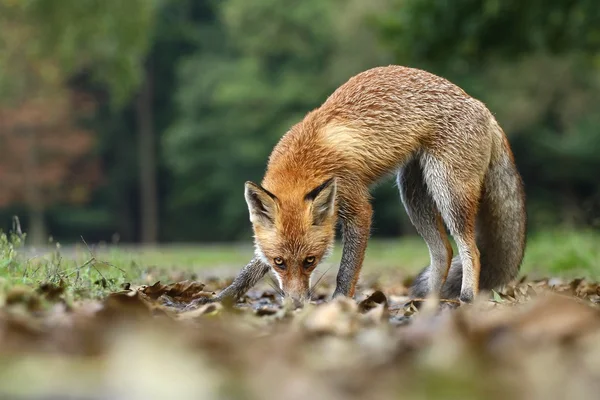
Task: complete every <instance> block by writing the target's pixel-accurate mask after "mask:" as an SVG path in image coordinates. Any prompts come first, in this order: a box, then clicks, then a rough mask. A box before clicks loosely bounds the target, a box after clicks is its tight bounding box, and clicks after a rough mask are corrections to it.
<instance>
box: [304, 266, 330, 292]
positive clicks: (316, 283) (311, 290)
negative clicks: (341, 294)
mask: <svg viewBox="0 0 600 400" xmlns="http://www.w3.org/2000/svg"><path fill="white" fill-rule="evenodd" d="M330 269H331V267H329V268H327V269H326V270H325V272H323V273H322V274H321V276H320V277H319V279H317V281H316V282H315V284H314V285H312V287H311V288H310V289H309V291H308V298H309V299H311V298H312V296H313V294H314V293H315V289H316V288H317V285H318V284H319V282H321V280H322V279H323V277H325V274H327V273H328V272H329V270H330Z"/></svg>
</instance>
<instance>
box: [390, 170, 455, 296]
mask: <svg viewBox="0 0 600 400" xmlns="http://www.w3.org/2000/svg"><path fill="white" fill-rule="evenodd" d="M397 182H398V188H399V189H400V197H401V199H402V203H404V208H405V209H406V212H407V214H408V217H409V218H410V221H411V222H412V224H413V225H414V226H415V228H416V229H417V232H418V233H419V235H421V237H422V238H423V240H425V243H426V244H427V247H428V248H429V257H430V259H431V266H430V267H429V268H428V269H426V271H427V272H425V273H426V275H424V276H419V277H418V278H417V279H426V280H427V282H423V284H422V285H415V288H418V293H414V294H416V295H418V296H425V295H427V294H428V293H436V294H437V295H439V294H440V292H441V289H442V285H443V284H444V282H445V280H446V276H447V274H448V270H449V268H450V263H451V261H452V246H451V245H450V241H449V240H448V234H447V233H446V229H445V227H444V222H443V220H442V217H441V215H440V212H439V211H438V208H437V206H436V204H435V202H434V200H433V198H432V197H431V195H430V194H429V192H428V191H427V186H426V184H425V180H424V177H423V173H422V171H421V167H420V165H419V161H418V160H417V159H415V160H411V161H409V162H408V163H407V164H406V165H405V166H403V167H402V169H401V170H400V171H399V172H398V176H397ZM424 287H426V292H425V291H424V290H422V289H423V288H424Z"/></svg>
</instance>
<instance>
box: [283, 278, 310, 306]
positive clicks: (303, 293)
mask: <svg viewBox="0 0 600 400" xmlns="http://www.w3.org/2000/svg"><path fill="white" fill-rule="evenodd" d="M280 286H281V290H282V291H283V295H284V298H289V299H291V300H292V301H293V302H294V305H296V306H301V305H303V304H304V303H306V302H307V301H310V285H309V281H308V279H307V280H303V279H302V280H300V279H299V280H293V281H288V282H285V281H282V280H280Z"/></svg>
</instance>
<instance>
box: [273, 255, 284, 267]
mask: <svg viewBox="0 0 600 400" xmlns="http://www.w3.org/2000/svg"><path fill="white" fill-rule="evenodd" d="M273 262H274V263H275V265H277V266H278V267H279V268H284V265H283V258H281V257H275V258H274V259H273Z"/></svg>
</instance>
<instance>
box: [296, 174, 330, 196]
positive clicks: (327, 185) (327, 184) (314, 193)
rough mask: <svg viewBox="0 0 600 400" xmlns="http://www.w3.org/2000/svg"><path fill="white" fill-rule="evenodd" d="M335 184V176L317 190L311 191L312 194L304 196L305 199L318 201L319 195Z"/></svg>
mask: <svg viewBox="0 0 600 400" xmlns="http://www.w3.org/2000/svg"><path fill="white" fill-rule="evenodd" d="M334 182H335V176H334V177H331V178H329V179H327V180H326V181H325V182H323V183H321V184H320V185H319V186H317V187H316V188H314V189H313V190H311V191H310V192H308V193H307V194H306V196H304V199H305V200H314V199H316V198H317V196H318V195H319V193H321V192H322V191H323V190H325V189H327V188H328V187H329V186H331V184H332V183H334Z"/></svg>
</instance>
